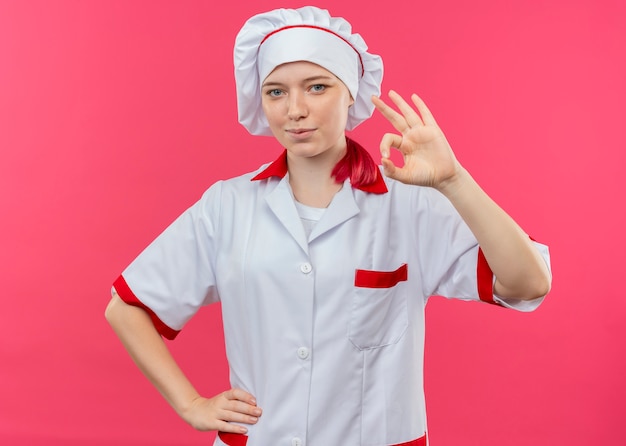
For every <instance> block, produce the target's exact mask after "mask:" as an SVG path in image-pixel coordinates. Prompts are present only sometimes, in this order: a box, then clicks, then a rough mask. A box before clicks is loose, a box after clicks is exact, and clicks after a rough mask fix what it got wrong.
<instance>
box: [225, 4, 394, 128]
mask: <svg viewBox="0 0 626 446" xmlns="http://www.w3.org/2000/svg"><path fill="white" fill-rule="evenodd" d="M296 61H308V62H312V63H315V64H317V65H320V66H321V67H323V68H325V69H327V70H328V71H330V72H331V73H333V74H334V75H335V76H337V77H338V78H339V79H340V80H341V81H342V82H343V83H344V84H345V85H346V86H347V87H348V90H349V91H350V94H351V95H352V98H353V99H354V104H353V105H352V106H351V107H350V110H349V112H348V122H347V124H346V129H347V130H352V129H353V128H355V127H356V126H357V125H359V124H360V123H361V122H363V121H365V120H366V119H367V118H369V117H370V116H372V113H373V111H374V106H373V104H372V101H371V99H370V97H371V95H376V96H378V95H380V84H381V82H382V77H383V62H382V59H381V57H380V56H378V55H375V54H370V53H368V52H367V45H366V44H365V41H364V40H363V38H362V37H361V36H360V35H359V34H353V33H352V26H351V25H350V24H349V23H348V22H347V21H346V20H344V19H342V18H340V17H331V16H330V14H329V13H328V11H326V10H324V9H319V8H316V7H314V6H305V7H303V8H299V9H275V10H273V11H269V12H265V13H262V14H258V15H255V16H253V17H251V18H250V19H249V20H248V21H247V22H246V23H245V24H244V25H243V27H242V28H241V30H240V31H239V34H237V38H236V39H235V50H234V62H235V82H236V86H237V107H238V110H239V122H240V123H241V124H242V125H243V126H244V127H245V128H246V129H248V131H249V132H250V133H252V134H253V135H271V134H272V132H271V131H270V127H269V124H268V122H267V119H266V118H265V114H264V113H263V109H262V107H261V82H262V81H263V80H264V79H265V78H266V77H267V76H268V75H269V74H270V73H271V72H272V71H273V70H274V68H276V67H277V66H278V65H281V64H284V63H288V62H296Z"/></svg>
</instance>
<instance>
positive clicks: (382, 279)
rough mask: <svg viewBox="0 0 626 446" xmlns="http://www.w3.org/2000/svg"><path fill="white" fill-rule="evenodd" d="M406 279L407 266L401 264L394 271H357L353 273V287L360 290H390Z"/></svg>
mask: <svg viewBox="0 0 626 446" xmlns="http://www.w3.org/2000/svg"><path fill="white" fill-rule="evenodd" d="M407 278H408V266H407V264H406V263H403V264H402V265H401V266H400V268H398V269H397V270H395V271H373V270H367V269H357V270H356V272H355V273H354V286H357V287H360V288H391V287H393V286H395V285H396V284H397V283H398V282H404V281H406V280H407Z"/></svg>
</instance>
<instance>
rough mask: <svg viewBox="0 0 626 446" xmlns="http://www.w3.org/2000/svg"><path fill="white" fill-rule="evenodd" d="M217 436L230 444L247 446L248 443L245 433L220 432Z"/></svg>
mask: <svg viewBox="0 0 626 446" xmlns="http://www.w3.org/2000/svg"><path fill="white" fill-rule="evenodd" d="M217 436H218V437H220V440H222V441H223V442H224V443H226V444H227V445H228V446H246V443H247V442H248V437H247V436H245V435H244V434H233V433H230V432H218V433H217Z"/></svg>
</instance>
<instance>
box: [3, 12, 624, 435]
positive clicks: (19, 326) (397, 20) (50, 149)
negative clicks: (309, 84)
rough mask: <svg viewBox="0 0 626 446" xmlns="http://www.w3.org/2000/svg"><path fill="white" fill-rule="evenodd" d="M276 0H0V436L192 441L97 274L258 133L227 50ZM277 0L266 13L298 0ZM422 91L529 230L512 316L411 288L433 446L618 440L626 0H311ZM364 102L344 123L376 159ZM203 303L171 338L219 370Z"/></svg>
mask: <svg viewBox="0 0 626 446" xmlns="http://www.w3.org/2000/svg"><path fill="white" fill-rule="evenodd" d="M282 4H283V3H281V2H275V1H266V0H262V1H261V0H255V1H251V0H248V1H243V2H236V4H231V3H230V2H223V3H221V4H220V5H217V6H216V5H215V4H214V2H209V1H206V0H205V1H200V0H188V1H181V2H174V1H164V0H163V1H148V0H145V1H126V0H106V1H105V0H102V1H80V0H57V1H54V2H50V1H45V0H26V1H21V0H0V212H1V218H0V278H1V283H2V311H0V327H1V329H2V336H1V337H0V444H2V445H11V446H12V445H40V444H41V445H43V444H46V445H69V446H77V445H94V446H99V445H179V446H180V445H183V446H185V445H206V444H210V439H212V438H213V436H212V434H206V433H199V432H195V431H193V430H192V429H191V428H189V427H188V426H187V425H185V424H184V423H183V422H182V421H181V420H179V419H178V418H177V416H176V415H175V414H174V413H173V412H172V410H171V409H170V408H169V407H168V406H167V404H166V403H165V402H164V401H163V400H162V399H161V397H160V396H159V395H158V394H157V393H156V391H154V390H153V389H152V388H151V387H150V385H149V384H148V383H147V382H146V381H145V380H144V378H143V377H142V376H141V375H140V373H139V372H138V371H137V370H136V369H135V367H134V365H132V363H131V361H130V359H129V358H128V356H127V355H126V353H125V352H124V351H123V349H122V347H121V344H120V343H119V342H118V341H117V339H116V338H115V337H114V335H113V333H112V331H111V330H110V329H109V328H108V325H107V324H106V322H105V320H104V317H103V311H104V307H105V305H106V303H107V301H108V299H109V287H110V285H111V283H112V281H113V280H114V279H115V277H116V276H117V275H118V274H119V272H120V271H121V270H122V269H123V268H124V267H125V266H126V264H128V263H129V262H130V261H131V260H132V259H133V258H134V256H135V255H136V254H137V253H138V252H139V251H140V250H141V249H142V248H143V247H144V246H145V245H146V244H147V243H148V242H150V241H151V240H152V239H153V238H154V237H155V236H156V235H157V234H158V233H159V232H160V231H161V230H162V229H163V228H164V227H165V226H166V225H167V224H168V223H169V222H171V221H172V220H173V219H174V218H175V217H176V216H177V215H178V214H179V213H180V212H182V211H183V209H185V208H186V207H187V206H189V205H190V204H191V203H192V202H194V201H195V200H196V199H198V198H199V196H200V194H201V193H202V192H203V191H204V189H206V188H207V187H208V186H209V185H210V184H211V183H213V182H214V181H215V180H217V179H221V178H226V177H229V176H233V175H236V174H240V173H243V172H247V171H250V170H252V169H254V168H256V167H257V166H259V165H260V164H261V163H263V162H266V161H269V160H272V159H273V158H274V157H275V156H276V154H277V153H278V150H279V149H278V148H277V146H276V144H275V143H274V142H273V140H271V139H269V138H253V137H251V136H249V135H248V134H247V133H246V131H245V130H244V129H243V127H241V126H239V125H238V124H237V122H236V109H235V96H234V95H235V90H234V81H233V76H232V62H231V54H232V44H233V40H234V37H235V34H236V32H237V31H238V29H239V28H240V26H241V24H242V23H243V21H244V20H245V19H246V18H247V17H249V16H250V15H252V14H254V13H257V12H260V11H264V10H267V9H273V8H275V7H277V6H280V5H282ZM301 4H302V3H300V2H292V3H291V4H290V5H289V6H300V5H301ZM317 4H318V5H319V6H323V7H329V8H330V10H331V11H332V12H333V13H334V14H336V15H342V16H346V17H348V18H349V19H350V21H351V22H352V23H353V25H354V27H355V28H356V29H357V30H358V31H359V32H360V33H362V34H363V35H364V37H365V38H366V40H367V41H368V44H369V46H370V49H371V51H372V52H375V53H379V54H382V55H383V57H384V60H385V63H386V76H385V80H384V84H383V87H384V89H385V90H388V89H390V88H394V89H396V90H398V91H399V92H401V93H403V94H405V95H408V94H410V93H411V92H413V91H415V92H418V93H419V94H421V95H422V96H423V97H424V99H425V100H426V102H427V103H428V104H429V106H430V107H431V109H432V110H433V112H434V114H435V116H436V118H437V119H438V121H439V123H440V125H441V126H442V127H443V129H444V131H445V132H446V134H447V136H448V138H449V140H450V141H451V143H452V145H453V147H454V148H455V151H456V153H457V156H458V157H459V159H460V160H461V162H462V163H464V164H465V165H466V167H468V168H469V169H470V171H471V172H472V173H473V174H474V176H475V177H476V178H477V179H478V180H479V182H480V183H481V184H482V185H483V187H484V188H485V189H486V190H487V191H488V192H489V193H490V194H491V195H492V196H493V197H494V198H495V199H496V200H497V201H498V202H499V203H500V204H501V205H502V206H503V207H504V208H505V209H506V210H507V211H508V212H509V213H510V214H512V215H513V216H514V217H515V218H516V219H517V220H518V221H519V222H520V223H521V224H522V226H523V227H524V228H525V229H526V230H527V231H528V232H529V233H530V234H531V235H533V236H534V237H535V238H536V239H538V240H541V241H544V242H546V243H548V244H549V245H550V246H551V250H552V261H553V271H554V275H555V280H554V286H553V291H552V293H551V295H550V297H549V299H548V300H547V301H546V302H545V304H544V305H543V306H542V307H541V308H540V309H539V310H538V311H537V312H535V313H533V314H527V315H523V314H516V313H513V312H507V311H504V310H502V309H499V308H492V307H488V306H486V305H480V304H468V303H461V302H457V301H447V300H444V299H433V300H432V301H431V302H430V304H429V309H428V328H427V346H426V370H425V374H426V393H427V401H428V411H429V427H430V437H431V445H432V446H456V445H480V446H490V445H494V446H495V445H499V446H501V445H511V446H516V445H526V444H533V445H537V446H541V445H564V444H567V445H569V446H578V445H581V446H582V445H591V444H593V445H600V444H601V445H605V446H611V445H622V444H624V438H625V437H626V424H625V423H624V422H623V416H624V414H625V413H626V404H625V402H624V401H625V398H626V384H625V380H624V377H625V376H626V359H625V356H626V355H625V350H626V349H625V344H626V343H625V338H626V328H625V327H626V323H624V321H625V316H626V314H625V309H626V303H625V302H626V299H625V298H624V295H623V292H622V290H621V287H622V283H621V280H622V279H624V277H625V274H624V264H625V260H626V258H625V254H624V252H625V250H626V243H625V236H624V229H625V227H626V219H625V204H624V203H625V201H626V200H625V195H626V194H625V191H626V175H625V174H624V170H625V167H626V162H625V155H624V152H625V150H626V137H625V134H626V133H625V131H624V121H625V118H626V112H625V111H624V110H625V104H626V81H625V80H626V57H625V55H626V27H625V26H624V23H626V6H625V5H626V3H624V2H623V1H621V0H614V1H607V0H605V1H599V0H554V1H549V0H543V1H542V0H529V1H525V2H513V1H502V0H474V1H472V2H464V1H461V0H445V1H437V2H432V1H406V2H400V1H393V0H392V1H391V2H384V5H385V8H384V9H383V8H382V7H381V6H380V5H381V4H383V3H381V2H374V1H371V2H367V1H352V0H348V1H341V2H339V1H326V0H324V1H319V2H318V3H317ZM390 130H391V128H390V126H389V125H388V124H386V122H384V120H383V119H382V118H380V117H378V116H377V117H375V118H373V119H372V120H370V121H368V122H367V123H365V124H363V125H362V126H361V127H359V128H358V129H357V130H356V131H355V132H354V133H353V136H354V137H355V138H356V139H357V140H358V141H360V142H361V143H363V144H364V145H367V146H368V147H370V148H371V150H372V152H376V150H377V146H378V142H379V140H380V137H381V135H382V133H384V132H386V131H390ZM220 329H221V327H220V322H219V314H218V308H217V307H212V308H208V309H205V311H202V312H201V313H200V314H199V315H198V316H197V317H196V318H195V319H193V320H192V322H191V323H190V324H189V326H188V327H187V328H186V329H185V330H184V331H183V333H182V334H181V336H180V337H179V339H178V340H177V341H175V342H174V343H171V344H170V345H171V347H172V349H173V350H174V352H175V355H176V356H177V358H178V359H179V361H180V362H181V364H182V365H183V367H184V368H185V369H186V370H187V371H188V374H189V375H190V377H191V379H192V380H193V381H194V382H195V383H196V384H197V386H198V388H199V389H200V390H201V391H202V392H205V393H206V394H207V395H211V394H214V393H217V392H220V391H222V390H224V389H225V388H226V386H227V370H226V363H225V360H224V357H223V342H222V338H221V331H220Z"/></svg>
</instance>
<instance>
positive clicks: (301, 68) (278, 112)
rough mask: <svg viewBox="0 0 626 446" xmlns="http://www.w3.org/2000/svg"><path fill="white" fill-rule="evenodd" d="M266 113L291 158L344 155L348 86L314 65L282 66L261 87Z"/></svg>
mask: <svg viewBox="0 0 626 446" xmlns="http://www.w3.org/2000/svg"><path fill="white" fill-rule="evenodd" d="M261 95H262V96H261V97H262V100H261V101H262V105H263V111H264V112H265V116H266V117H267V120H268V122H269V125H270V129H271V130H272V133H273V134H274V136H275V137H276V139H277V140H278V141H279V142H280V143H281V144H282V146H283V147H285V148H286V149H287V150H288V152H289V154H290V155H291V156H300V157H317V156H323V155H331V156H332V155H333V154H338V155H342V154H343V151H344V149H345V147H346V138H345V128H346V122H347V119H348V109H349V107H350V106H351V105H352V104H353V102H354V101H353V100H352V97H351V96H350V92H349V90H348V88H347V87H346V86H345V84H344V83H343V82H342V81H340V80H339V79H338V78H337V77H336V76H335V75H334V74H332V73H331V72H330V71H328V70H326V69H325V68H322V67H321V66H319V65H316V64H314V63H311V62H291V63H286V64H283V65H279V66H278V67H276V68H275V69H274V71H272V72H271V73H270V74H269V75H268V76H267V78H265V80H264V81H263V84H262V85H261Z"/></svg>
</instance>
